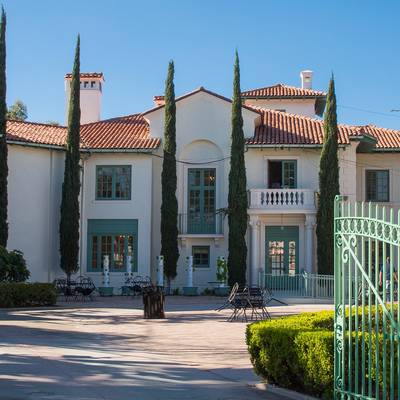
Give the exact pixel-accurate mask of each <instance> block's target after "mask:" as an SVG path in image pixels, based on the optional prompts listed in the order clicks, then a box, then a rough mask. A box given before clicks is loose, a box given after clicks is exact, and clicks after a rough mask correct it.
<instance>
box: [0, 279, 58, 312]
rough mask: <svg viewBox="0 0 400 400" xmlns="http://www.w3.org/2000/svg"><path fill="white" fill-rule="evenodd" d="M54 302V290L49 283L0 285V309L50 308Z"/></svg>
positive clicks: (55, 298) (55, 296)
mask: <svg viewBox="0 0 400 400" xmlns="http://www.w3.org/2000/svg"><path fill="white" fill-rule="evenodd" d="M56 301H57V293H56V289H55V287H54V285H53V284H51V283H22V282H18V283H16V282H8V283H0V307H32V306H50V305H54V304H56Z"/></svg>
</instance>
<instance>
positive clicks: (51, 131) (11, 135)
mask: <svg viewBox="0 0 400 400" xmlns="http://www.w3.org/2000/svg"><path fill="white" fill-rule="evenodd" d="M66 135H67V129H66V128H65V127H64V126H55V125H48V124H39V123H36V122H25V121H13V120H9V121H7V140H9V141H13V142H24V143H35V144H45V145H50V146H64V144H65V138H66Z"/></svg>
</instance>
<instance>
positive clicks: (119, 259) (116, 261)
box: [113, 235, 125, 271]
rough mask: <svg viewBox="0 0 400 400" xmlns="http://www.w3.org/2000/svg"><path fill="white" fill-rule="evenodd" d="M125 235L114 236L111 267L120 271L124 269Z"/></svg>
mask: <svg viewBox="0 0 400 400" xmlns="http://www.w3.org/2000/svg"><path fill="white" fill-rule="evenodd" d="M124 248H125V236H124V235H117V236H114V254H113V269H114V270H117V271H120V270H123V269H125V265H124Z"/></svg>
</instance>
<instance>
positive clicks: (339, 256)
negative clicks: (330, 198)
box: [334, 196, 400, 400]
mask: <svg viewBox="0 0 400 400" xmlns="http://www.w3.org/2000/svg"><path fill="white" fill-rule="evenodd" d="M334 229H335V327H334V331H335V332H334V334H335V341H334V353H335V366H334V391H335V398H337V399H338V398H340V399H397V400H398V399H400V391H399V387H400V366H399V353H400V342H399V326H400V318H399V312H398V306H399V298H398V291H397V287H398V285H397V277H398V265H399V262H400V211H397V212H396V213H395V212H394V210H393V209H387V208H385V207H381V206H378V205H375V204H371V203H354V202H348V201H347V200H346V198H344V197H341V196H338V197H337V198H336V201H335V225H334Z"/></svg>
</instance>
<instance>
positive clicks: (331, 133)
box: [317, 75, 339, 274]
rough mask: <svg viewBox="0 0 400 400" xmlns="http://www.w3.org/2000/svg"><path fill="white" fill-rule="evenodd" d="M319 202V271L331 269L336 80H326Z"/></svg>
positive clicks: (336, 167)
mask: <svg viewBox="0 0 400 400" xmlns="http://www.w3.org/2000/svg"><path fill="white" fill-rule="evenodd" d="M319 191H320V194H319V202H318V211H317V258H318V272H319V273H320V274H333V269H334V260H333V254H334V246H333V238H334V230H333V229H334V228H333V223H334V214H333V207H334V200H335V196H336V195H337V194H339V161H338V127H337V116H336V95H335V82H334V79H333V75H332V78H331V80H330V82H329V91H328V96H327V99H326V109H325V115H324V144H323V147H322V152H321V159H320V164H319Z"/></svg>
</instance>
